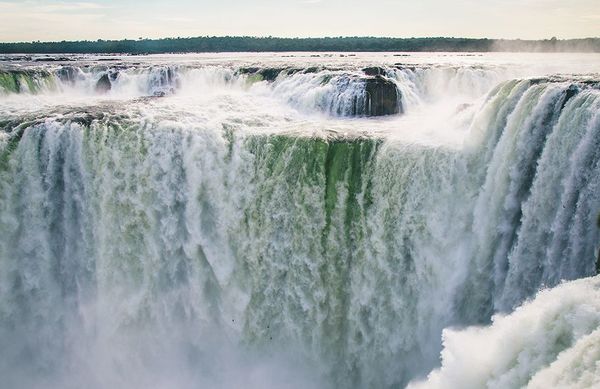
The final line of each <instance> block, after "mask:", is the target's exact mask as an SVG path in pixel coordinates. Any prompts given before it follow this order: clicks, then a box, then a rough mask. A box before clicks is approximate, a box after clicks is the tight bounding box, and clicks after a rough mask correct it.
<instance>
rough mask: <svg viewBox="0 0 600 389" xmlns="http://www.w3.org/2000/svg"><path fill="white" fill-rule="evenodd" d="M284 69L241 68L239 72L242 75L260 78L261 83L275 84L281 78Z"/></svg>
mask: <svg viewBox="0 0 600 389" xmlns="http://www.w3.org/2000/svg"><path fill="white" fill-rule="evenodd" d="M283 70H284V69H283V68H256V67H250V68H241V69H239V70H238V72H239V73H240V74H248V75H252V76H259V77H260V80H261V81H268V82H273V81H275V79H276V78H277V77H278V76H279V73H281V72H282V71H283Z"/></svg>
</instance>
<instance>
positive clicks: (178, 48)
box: [0, 36, 600, 54]
mask: <svg viewBox="0 0 600 389" xmlns="http://www.w3.org/2000/svg"><path fill="white" fill-rule="evenodd" d="M236 51H251V52H265V51H276V52H284V51H349V52H352V51H388V52H389V51H453V52H458V51H464V52H486V51H533V52H554V51H568V52H600V38H586V39H569V40H558V39H556V38H552V39H546V40H537V41H535V40H519V39H517V40H503V39H499V40H498V39H468V38H442V37H438V38H376V37H331V38H275V37H262V38H261V37H250V36H225V37H216V36H213V37H209V36H205V37H196V38H166V39H138V40H120V41H111V40H102V39H99V40H97V41H70V42H67V41H62V42H40V41H37V42H21V43H0V53H2V54H15V53H23V54H33V53H48V54H51V53H55V54H56V53H131V54H145V53H148V54H156V53H190V52H236Z"/></svg>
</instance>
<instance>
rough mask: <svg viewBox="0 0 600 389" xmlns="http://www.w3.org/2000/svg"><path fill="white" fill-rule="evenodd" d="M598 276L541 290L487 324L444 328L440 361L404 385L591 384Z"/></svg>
mask: <svg viewBox="0 0 600 389" xmlns="http://www.w3.org/2000/svg"><path fill="white" fill-rule="evenodd" d="M599 301H600V278H598V277H595V278H589V279H585V280H578V281H573V282H571V283H566V284H563V285H561V286H559V287H557V288H555V289H552V290H544V291H542V292H540V293H539V294H538V295H537V297H536V298H535V299H534V300H533V301H531V302H528V303H526V304H524V305H523V306H521V307H519V308H517V309H516V311H515V312H514V313H512V314H511V315H508V316H502V315H497V316H494V318H493V319H492V320H493V323H492V324H491V325H490V326H489V327H483V328H481V327H472V328H467V329H464V330H451V329H447V330H444V333H443V342H444V350H443V351H442V367H441V368H440V369H438V370H435V371H434V372H432V373H431V374H430V375H429V377H428V378H427V380H426V381H422V382H418V383H417V382H415V383H412V384H410V385H409V386H408V388H409V389H434V388H443V389H455V388H460V389H472V388H473V389H475V388H490V389H503V388H528V389H534V388H536V389H537V388H539V389H542V388H595V387H598V386H599V385H600V370H599V368H600V367H599V366H600V365H599V363H598V361H599V360H600V338H599V337H600V303H599Z"/></svg>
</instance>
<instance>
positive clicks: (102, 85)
mask: <svg viewBox="0 0 600 389" xmlns="http://www.w3.org/2000/svg"><path fill="white" fill-rule="evenodd" d="M111 88H112V85H111V83H110V78H109V76H108V74H103V75H102V77H100V79H99V80H98V82H97V83H96V92H98V93H106V92H108V91H109V90H111Z"/></svg>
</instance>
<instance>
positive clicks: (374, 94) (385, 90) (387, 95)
mask: <svg viewBox="0 0 600 389" xmlns="http://www.w3.org/2000/svg"><path fill="white" fill-rule="evenodd" d="M365 82H366V84H365V92H366V99H365V107H364V114H365V115H366V116H384V115H394V114H397V113H402V109H401V107H402V106H401V104H400V100H401V95H400V91H399V90H398V88H396V84H395V83H394V82H393V81H391V80H388V79H386V78H383V77H381V76H376V77H373V78H367V79H365Z"/></svg>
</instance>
